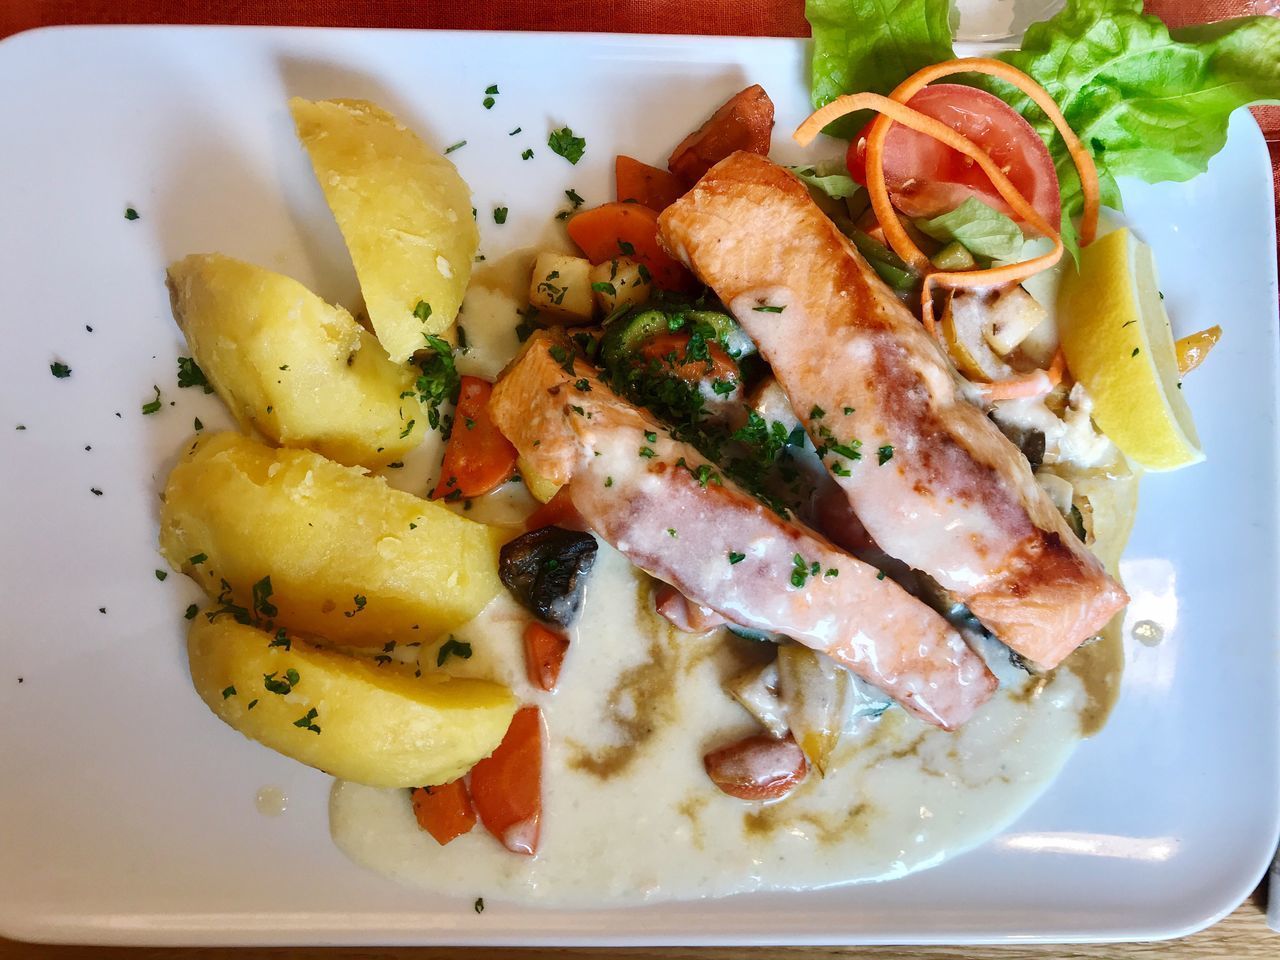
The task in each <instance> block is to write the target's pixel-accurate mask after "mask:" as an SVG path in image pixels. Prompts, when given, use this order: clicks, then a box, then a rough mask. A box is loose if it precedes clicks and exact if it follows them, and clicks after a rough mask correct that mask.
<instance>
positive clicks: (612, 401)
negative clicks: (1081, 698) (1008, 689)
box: [490, 334, 996, 729]
mask: <svg viewBox="0 0 1280 960" xmlns="http://www.w3.org/2000/svg"><path fill="white" fill-rule="evenodd" d="M584 386H585V387H587V388H588V389H585V390H584V389H582V387H584ZM490 411H491V413H492V415H493V418H494V421H495V422H496V423H497V424H498V427H499V429H501V430H502V432H503V433H504V434H506V436H507V437H508V439H510V440H511V442H512V443H513V444H515V447H516V449H517V450H519V451H520V454H521V456H523V457H524V458H525V459H526V461H527V462H528V463H529V465H530V466H531V468H532V469H533V470H535V471H537V472H538V473H540V474H542V475H543V476H546V477H550V478H553V479H555V480H557V481H559V482H562V483H566V484H567V485H568V486H567V489H568V491H569V495H570V497H571V498H572V500H573V504H574V506H575V507H576V508H577V509H578V511H579V513H581V514H582V516H583V518H584V519H585V520H586V522H587V524H588V525H589V526H590V527H591V529H592V530H593V531H594V532H595V533H596V534H597V535H598V536H600V537H601V538H602V539H604V540H605V541H607V542H608V543H609V544H611V545H612V546H614V547H615V548H616V549H617V550H619V551H620V552H621V553H622V554H624V555H625V556H626V557H627V558H628V559H630V560H631V561H632V562H633V563H635V564H636V565H637V566H638V567H640V568H641V569H643V570H646V571H648V572H649V573H651V574H653V575H654V576H655V577H657V578H658V579H659V580H662V581H664V582H666V583H669V584H671V585H672V586H674V587H676V588H677V589H679V590H680V591H681V592H682V593H684V595H685V596H686V597H688V598H689V599H690V600H692V601H693V602H694V603H697V604H701V605H702V606H705V607H708V608H710V609H711V610H714V611H715V612H716V613H718V614H720V615H721V616H723V617H725V618H726V619H727V620H730V621H732V622H733V623H737V624H740V625H742V626H744V627H752V628H755V629H758V630H767V631H772V632H777V633H783V634H786V635H787V636H789V637H792V638H793V639H795V640H797V641H799V642H801V643H804V644H806V645H807V646H810V647H812V648H813V649H815V650H820V651H822V652H824V653H827V654H828V655H830V656H831V657H832V658H834V659H835V660H837V661H838V662H840V663H842V664H844V665H845V666H847V667H848V668H849V669H850V670H852V671H853V672H855V673H856V674H858V676H860V677H862V678H863V679H865V680H867V681H868V682H869V683H871V684H874V685H875V686H876V687H878V688H879V689H881V690H883V691H884V692H885V693H887V694H888V695H889V696H891V697H893V698H894V699H895V700H897V701H898V702H899V703H901V704H902V705H903V706H904V707H905V708H906V709H907V710H909V711H910V712H912V713H913V714H915V715H916V716H918V717H920V718H922V719H924V720H926V721H928V722H929V723H933V724H937V725H938V726H941V727H945V728H947V729H954V728H955V727H957V726H959V725H960V724H962V723H964V721H965V720H967V719H968V718H969V717H970V716H971V715H972V714H973V711H974V710H975V709H977V707H978V706H979V705H980V704H982V703H983V702H984V701H985V700H986V699H987V698H988V697H990V695H991V693H992V692H993V691H994V689H995V686H996V681H995V678H994V677H993V676H992V675H991V673H990V671H988V670H987V668H986V665H985V664H984V663H983V662H982V660H981V659H980V658H979V657H978V656H977V655H976V654H975V653H973V651H971V650H970V649H969V647H968V646H967V645H966V644H965V642H964V640H963V639H962V638H961V637H960V636H959V634H957V633H956V631H955V630H954V629H953V628H952V627H951V626H950V625H949V624H948V623H947V622H946V621H945V620H944V619H943V618H942V617H940V616H939V615H938V614H937V613H936V612H934V611H933V610H932V609H930V608H929V607H927V606H926V605H925V604H923V603H921V602H920V601H919V600H917V599H916V598H915V597H913V596H911V595H910V594H909V593H907V592H906V591H905V590H903V589H902V588H901V587H900V586H898V585H897V584H896V583H894V582H893V581H892V580H890V579H882V578H881V575H880V573H879V571H878V570H876V568H875V567H871V566H868V565H867V564H865V563H863V562H862V561H860V560H857V559H855V558H854V557H852V556H850V555H849V554H847V553H845V552H844V551H842V550H840V549H838V548H837V547H835V546H834V545H833V544H831V543H830V542H829V541H827V540H826V539H824V538H823V537H822V536H820V535H819V534H817V533H816V532H814V531H813V530H810V529H809V528H807V527H805V526H803V525H801V524H799V523H795V522H792V521H788V520H785V519H783V518H782V517H780V516H779V515H778V514H776V513H774V512H773V511H772V510H770V509H769V508H767V507H765V506H764V505H763V504H761V503H760V502H759V501H757V500H756V499H755V498H754V497H752V496H751V495H749V494H748V493H746V492H745V491H744V490H742V489H740V488H739V487H738V486H737V485H736V484H735V483H733V481H731V480H729V479H728V478H726V477H722V476H721V475H720V473H719V471H718V470H717V469H716V468H715V466H714V465H713V464H712V463H710V462H709V461H708V460H706V458H704V457H703V456H702V455H701V454H700V453H698V451H697V450H696V449H695V448H693V447H692V446H690V445H689V444H686V443H683V442H680V441H678V440H675V439H673V438H672V437H671V436H670V434H669V433H668V432H667V430H666V429H665V428H664V427H663V426H661V425H660V424H659V423H658V422H657V421H656V420H654V419H653V418H652V417H650V416H649V415H648V414H647V413H646V412H645V411H643V410H642V409H640V408H638V407H636V406H634V405H632V404H631V403H629V402H628V401H626V400H624V399H623V398H621V397H619V396H618V395H617V394H616V393H614V392H613V390H612V389H611V388H610V387H609V386H608V385H607V384H606V383H604V382H603V381H602V379H601V377H600V374H599V371H597V370H595V369H594V368H591V367H590V366H589V365H588V364H586V363H585V362H584V361H582V360H581V359H575V358H574V357H573V356H572V355H571V354H569V353H568V352H567V348H565V347H563V346H560V345H557V344H556V343H555V342H554V341H553V340H552V339H551V338H549V337H548V336H547V335H543V334H539V335H535V336H534V337H533V338H531V339H530V341H529V343H528V344H527V345H526V348H525V350H524V352H523V354H521V356H520V357H519V358H517V360H516V361H515V362H514V363H513V364H512V365H511V366H510V367H508V369H507V371H506V372H505V373H504V374H503V376H502V378H501V379H500V380H499V381H498V383H497V385H496V386H495V387H494V390H493V396H492V398H491V399H490Z"/></svg>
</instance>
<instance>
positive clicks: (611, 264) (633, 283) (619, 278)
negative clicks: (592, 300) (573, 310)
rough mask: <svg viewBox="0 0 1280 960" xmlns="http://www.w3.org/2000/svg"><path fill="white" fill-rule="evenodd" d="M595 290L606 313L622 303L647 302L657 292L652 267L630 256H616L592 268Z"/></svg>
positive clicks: (593, 291)
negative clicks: (647, 266) (652, 276)
mask: <svg viewBox="0 0 1280 960" xmlns="http://www.w3.org/2000/svg"><path fill="white" fill-rule="evenodd" d="M588 279H589V280H590V281H591V291H592V293H594V294H595V297H596V304H597V305H598V306H599V307H600V310H601V311H602V312H603V313H605V314H606V315H608V314H610V313H613V311H615V310H617V309H618V308H619V307H632V306H636V305H638V304H641V303H644V302H645V301H646V300H648V299H649V294H650V293H652V292H653V283H652V278H651V277H650V276H649V271H648V269H647V268H646V267H645V266H644V265H643V264H640V263H636V261H634V260H629V259H627V258H626V257H614V258H613V259H612V260H605V261H604V262H603V263H598V264H596V265H595V266H594V267H592V268H591V275H590V277H589V278H588Z"/></svg>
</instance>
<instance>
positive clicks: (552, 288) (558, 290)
mask: <svg viewBox="0 0 1280 960" xmlns="http://www.w3.org/2000/svg"><path fill="white" fill-rule="evenodd" d="M559 279H560V271H559V270H552V271H551V272H550V273H548V274H547V276H546V279H545V280H543V281H542V282H541V283H539V284H538V286H537V287H536V288H535V289H536V290H537V291H538V292H539V293H545V294H546V295H547V299H548V300H550V301H551V302H552V303H554V304H555V305H556V306H559V305H560V304H561V303H563V302H564V295H565V294H566V293H568V292H569V288H568V287H567V286H566V287H557V286H556V285H555V284H554V283H552V282H551V281H552V280H559Z"/></svg>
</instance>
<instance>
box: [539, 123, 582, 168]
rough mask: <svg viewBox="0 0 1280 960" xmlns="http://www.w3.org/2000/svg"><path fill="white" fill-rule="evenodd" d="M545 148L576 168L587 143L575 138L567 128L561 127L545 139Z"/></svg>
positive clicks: (580, 138)
mask: <svg viewBox="0 0 1280 960" xmlns="http://www.w3.org/2000/svg"><path fill="white" fill-rule="evenodd" d="M547 146H548V147H550V148H551V152H552V153H554V154H558V155H559V156H562V157H564V158H565V159H566V160H568V161H569V162H570V163H572V164H574V165H575V166H576V165H577V163H578V161H579V160H581V159H582V155H583V154H584V153H585V152H586V150H587V141H586V140H584V139H583V138H582V137H575V136H574V135H573V131H572V130H570V129H569V128H568V127H562V128H560V129H559V130H553V131H552V132H551V135H550V136H549V137H547Z"/></svg>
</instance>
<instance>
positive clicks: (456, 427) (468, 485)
mask: <svg viewBox="0 0 1280 960" xmlns="http://www.w3.org/2000/svg"><path fill="white" fill-rule="evenodd" d="M492 392H493V384H491V383H489V382H488V381H486V380H481V379H480V378H479V377H462V378H461V386H460V387H459V388H458V403H457V407H456V409H455V410H454V414H453V432H452V433H451V434H450V435H449V443H448V445H447V446H446V447H445V449H444V463H443V465H442V466H441V468H440V481H439V483H437V484H436V489H435V491H434V492H433V493H432V494H431V496H432V498H433V499H439V498H441V497H453V498H455V499H456V498H459V497H479V496H482V495H483V494H486V493H488V492H489V491H490V490H493V489H494V488H495V487H499V486H501V485H502V484H504V483H506V482H507V480H508V479H510V477H511V475H512V474H513V473H515V469H516V448H515V447H513V446H512V445H511V441H509V440H508V439H507V438H506V437H504V436H503V435H502V431H501V430H499V429H498V426H497V424H495V423H494V422H493V418H492V417H491V416H490V415H489V394H491V393H492Z"/></svg>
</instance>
